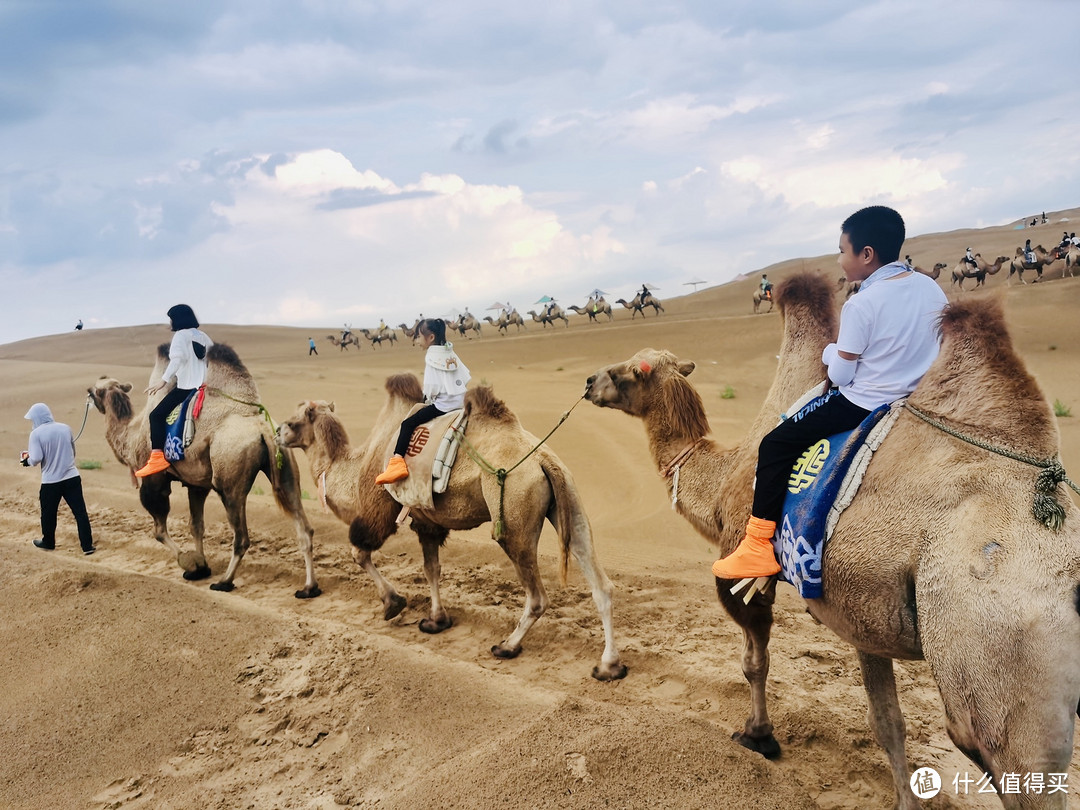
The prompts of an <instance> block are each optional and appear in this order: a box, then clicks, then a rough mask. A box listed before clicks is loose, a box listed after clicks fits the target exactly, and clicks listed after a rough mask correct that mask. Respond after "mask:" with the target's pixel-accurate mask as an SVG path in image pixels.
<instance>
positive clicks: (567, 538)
mask: <svg viewBox="0 0 1080 810" xmlns="http://www.w3.org/2000/svg"><path fill="white" fill-rule="evenodd" d="M540 468H541V469H542V470H543V471H544V475H546V476H547V479H548V483H549V484H551V491H552V493H553V494H554V496H555V529H556V531H558V533H559V582H560V583H562V584H563V585H564V586H565V585H566V574H567V568H568V566H569V558H570V543H571V541H572V540H573V539H574V532H575V531H581V530H582V524H583V525H584V530H585V531H588V530H589V520H588V518H587V517H586V516H585V509H584V507H583V506H582V503H581V498H580V496H579V495H578V491H577V488H576V487H575V486H574V481H573V479H571V478H570V475H569V473H568V472H567V470H566V468H565V467H563V465H562V462H560V461H559V460H558V459H557V458H555V457H554V456H553V455H551V454H550V453H544V454H543V455H542V456H541V457H540ZM549 517H550V514H549Z"/></svg>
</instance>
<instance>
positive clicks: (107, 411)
mask: <svg viewBox="0 0 1080 810" xmlns="http://www.w3.org/2000/svg"><path fill="white" fill-rule="evenodd" d="M168 351H169V345H168V344H167V343H166V344H163V345H162V346H160V347H159V348H158V357H157V363H156V365H155V366H154V371H153V373H152V374H151V376H150V381H151V382H156V381H157V380H160V379H161V372H162V371H164V369H165V365H166V363H167V362H168ZM207 356H208V358H209V365H208V369H207V378H206V387H207V394H206V399H205V402H204V405H203V409H202V414H201V415H200V416H199V418H198V420H197V421H196V423H195V424H196V431H195V438H194V440H193V441H192V443H191V445H190V446H189V447H188V448H187V449H186V451H185V458H184V460H183V461H177V462H174V463H173V465H172V466H171V467H169V469H168V470H166V471H164V472H161V473H157V474H156V475H151V476H147V477H146V478H143V479H141V485H139V484H138V482H137V481H136V479H135V477H134V471H135V470H137V469H139V468H140V467H141V466H142V465H143V464H145V463H146V459H147V458H149V456H150V422H149V414H150V410H151V408H153V406H154V405H156V404H157V403H158V402H159V401H160V400H161V397H162V396H164V393H162V394H160V395H158V396H155V397H153V398H148V400H147V402H146V405H145V407H144V408H143V409H142V411H141V412H140V413H138V414H135V412H134V409H133V407H132V404H131V397H130V396H129V394H130V392H131V384H130V383H120V382H118V381H117V380H115V379H112V378H109V377H102V378H101V379H99V380H98V381H97V382H96V383H94V385H93V386H92V387H90V388H89V389H87V393H88V394H89V395H90V398H91V400H92V401H93V403H94V405H95V407H97V409H98V410H99V411H100V412H101V413H103V414H104V415H105V438H106V439H107V440H108V442H109V446H110V447H112V450H113V453H115V454H116V458H117V459H118V460H119V461H120V463H121V464H124V465H125V466H127V467H128V468H129V469H131V470H132V481H136V485H139V500H140V501H142V505H143V507H145V509H146V511H147V512H149V513H150V515H151V516H152V517H153V518H154V536H155V537H156V538H157V540H158V542H159V543H163V544H165V546H166V547H167V548H168V549H169V550H170V551H171V552H172V553H173V554H175V555H176V559H177V562H178V563H179V564H180V567H181V568H183V569H184V578H185V579H203V578H205V577H208V576H210V566H209V565H208V564H207V562H206V556H205V555H204V554H203V528H204V527H203V507H204V505H205V503H206V497H207V495H209V494H210V490H213V491H215V492H217V494H218V495H219V496H220V497H221V502H222V503H223V504H224V505H225V512H226V514H227V515H228V518H229V525H230V526H231V527H232V530H233V547H232V559H231V560H230V561H229V567H228V569H227V570H226V571H225V575H224V576H223V577H222V578H221V579H220V580H219V581H218V582H216V583H214V584H212V585H211V586H210V587H211V588H212V589H213V590H215V591H231V590H232V589H233V587H234V585H233V579H234V577H235V576H236V570H237V568H239V566H240V561H241V560H242V559H243V558H244V553H245V552H246V551H247V550H248V546H249V545H250V540H249V537H248V526H247V496H248V493H249V492H250V491H251V485H252V483H254V481H255V476H256V475H258V474H259V472H262V473H263V474H264V475H265V476H266V477H267V478H268V479H269V480H270V484H271V486H272V488H273V491H274V497H275V498H276V499H277V502H278V505H279V506H280V507H281V508H282V509H283V510H284V511H285V513H286V514H288V515H289V517H291V518H292V520H293V525H294V526H295V527H296V535H297V537H298V538H299V541H300V553H301V554H302V555H303V556H304V570H305V582H304V587H303V588H302V589H301V590H299V591H297V592H296V597H297V598H298V599H308V598H311V597H313V596H318V595H319V593H321V591H320V590H319V586H318V585H317V584H316V582H315V566H314V563H313V561H312V543H311V538H312V535H313V534H314V530H313V529H312V528H311V524H310V523H308V519H307V515H306V514H305V513H304V506H303V502H302V501H301V495H300V483H299V482H300V476H299V472H298V470H297V467H296V460H295V459H294V458H293V455H292V453H290V452H288V451H281V450H280V449H279V448H278V445H277V442H276V439H275V436H274V431H273V429H272V427H271V426H270V423H269V421H268V419H267V418H266V416H265V415H264V413H263V412H262V411H261V410H260V406H259V405H258V402H259V391H258V388H256V386H255V381H254V380H253V379H252V378H251V375H250V374H249V373H248V370H247V369H246V368H245V367H244V364H243V363H241V362H240V359H239V358H238V357H237V356H236V353H235V352H234V351H233V350H232V349H231V348H229V347H228V346H226V345H224V344H221V343H217V344H215V345H213V346H212V347H211V348H210V351H209V353H208V355H207ZM176 480H179V481H180V482H181V483H182V484H183V485H184V487H186V488H187V491H188V507H189V510H190V513H191V534H192V537H193V538H194V541H195V550H194V552H181V551H180V549H179V547H178V546H177V545H176V543H175V542H173V540H172V538H171V537H169V532H168V528H167V525H166V519H167V518H168V515H169V492H170V490H171V488H172V483H173V481H176Z"/></svg>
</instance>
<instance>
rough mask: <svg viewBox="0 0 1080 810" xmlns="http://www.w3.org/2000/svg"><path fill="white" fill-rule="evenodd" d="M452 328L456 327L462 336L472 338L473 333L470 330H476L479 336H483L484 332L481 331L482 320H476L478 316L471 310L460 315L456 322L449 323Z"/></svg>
mask: <svg viewBox="0 0 1080 810" xmlns="http://www.w3.org/2000/svg"><path fill="white" fill-rule="evenodd" d="M449 326H450V328H451V329H456V330H457V331H458V333H459V334H460V335H461V336H462V337H467V338H469V340H472V335H470V334H468V333H469V332H476V336H477V337H483V336H484V335H483V333H482V332H481V331H480V321H478V320H476V317H475V316H474V315H473V314H472V313H471V312H466V313H465V314H464V315H458V319H457V321H456V322H455V323H452V324H449Z"/></svg>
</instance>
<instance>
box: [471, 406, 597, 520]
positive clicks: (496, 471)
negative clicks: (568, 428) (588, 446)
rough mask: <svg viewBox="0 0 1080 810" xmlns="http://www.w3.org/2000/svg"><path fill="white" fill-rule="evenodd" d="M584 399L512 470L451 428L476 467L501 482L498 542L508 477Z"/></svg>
mask: <svg viewBox="0 0 1080 810" xmlns="http://www.w3.org/2000/svg"><path fill="white" fill-rule="evenodd" d="M583 399H585V394H582V395H581V397H580V398H578V400H577V402H575V403H574V404H573V405H571V406H570V410H569V411H566V412H565V413H564V414H563V415H562V416H561V417H560V418H559V421H558V422H557V423H556V424H555V427H553V428H552V429H551V430H549V431H548V434H547V436H545V437H544V438H542V439H541V440H540V441H539V442H538V443H537V444H536V446H535V447H533V449H532V450H530V451H529V452H528V453H526V454H525V455H524V456H522V457H521V458H520V459H519V460H518V462H517V463H516V464H514V466H513V467H511V468H510V469H506V468H505V467H499V468H496V467H495V466H494V465H493V464H491V463H490V462H489V461H487V460H486V459H485V458H484V457H483V456H481V455H480V451H478V450H477V449H476V447H474V446H473V444H472V442H470V441H469V440H468V439H467V438H465V432H464V431H463V430H461V429H460V428H456V427H452V428H450V429H451V430H452V431H454V433H456V434H457V438H458V440H459V441H460V442H461V444H462V446H464V448H465V454H466V455H467V456H468V457H469V458H471V459H472V460H473V461H475V462H476V466H478V467H479V468H480V469H481V470H483V471H484V472H486V473H488V474H490V475H494V476H495V480H497V481H498V482H499V517H498V519H497V520H496V521H495V532H494V535H495V540H496V541H499V540H501V539H502V535H503V527H504V526H505V524H506V519H505V515H504V513H503V503H504V500H505V497H506V476H508V475H510V473H512V472H513V471H514V470H516V469H517V468H518V467H519V466H520V465H521V464H522V462H524V461H525V459H527V458H529V456H531V455H532V454H533V453H535V452H536V451H537V450H539V449H540V445H542V444H543V443H544V442H546V441H547V440H548V439H550V438H551V435H552V434H553V433H554V432H555V431H556V430H558V429H559V428H560V427H562V423H563V422H565V421H566V420H567V418H568V417H569V416H570V413H571V412H572V411H573V410H574V408H576V407H577V406H578V405H579V404H580V403H581V400H583Z"/></svg>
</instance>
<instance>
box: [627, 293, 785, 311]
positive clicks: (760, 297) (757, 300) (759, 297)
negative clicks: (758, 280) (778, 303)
mask: <svg viewBox="0 0 1080 810" xmlns="http://www.w3.org/2000/svg"><path fill="white" fill-rule="evenodd" d="M753 298H754V314H755V315H757V314H758V310H759V309H760V307H761V302H762V301H768V302H769V308H768V309H767V310H765V311H766V312H772V307H773V297H772V296H771V295H770V296H769V297H767V298H766V297H765V294H764V293H762V292H761V288H760V287H758V288H757V289H756V290H754V296H753ZM644 314H645V313H642V315H644Z"/></svg>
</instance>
